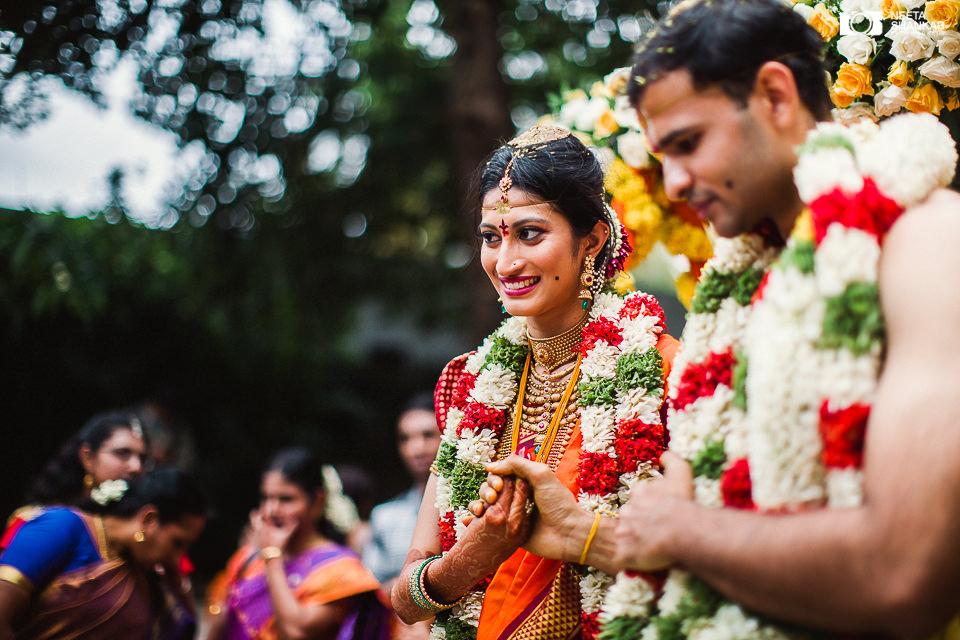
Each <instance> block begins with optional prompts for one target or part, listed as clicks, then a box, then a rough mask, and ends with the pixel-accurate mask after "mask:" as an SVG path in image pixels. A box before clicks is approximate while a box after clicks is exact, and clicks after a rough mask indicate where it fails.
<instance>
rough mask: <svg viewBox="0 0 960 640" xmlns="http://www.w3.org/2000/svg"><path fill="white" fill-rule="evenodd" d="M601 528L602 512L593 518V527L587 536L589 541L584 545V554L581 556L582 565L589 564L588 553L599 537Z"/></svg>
mask: <svg viewBox="0 0 960 640" xmlns="http://www.w3.org/2000/svg"><path fill="white" fill-rule="evenodd" d="M599 527H600V512H599V511H598V512H597V513H596V515H594V516H593V526H592V527H590V533H588V534H587V541H586V542H585V543H583V552H582V553H581V554H580V564H586V563H587V553H588V552H589V551H590V543H592V542H593V538H594V537H595V536H596V535H597V529H598V528H599Z"/></svg>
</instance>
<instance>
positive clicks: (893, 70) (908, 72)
mask: <svg viewBox="0 0 960 640" xmlns="http://www.w3.org/2000/svg"><path fill="white" fill-rule="evenodd" d="M887 80H889V81H890V84H895V85H897V86H898V87H901V88H903V87H906V86H909V85H910V84H911V83H912V82H913V69H911V68H910V65H908V64H907V63H906V62H904V61H903V60H897V61H896V62H894V63H893V64H892V65H890V73H888V74H887Z"/></svg>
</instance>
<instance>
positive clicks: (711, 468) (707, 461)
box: [691, 438, 727, 480]
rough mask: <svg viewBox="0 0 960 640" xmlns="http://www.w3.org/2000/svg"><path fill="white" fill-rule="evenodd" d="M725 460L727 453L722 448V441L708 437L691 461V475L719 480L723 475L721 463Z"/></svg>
mask: <svg viewBox="0 0 960 640" xmlns="http://www.w3.org/2000/svg"><path fill="white" fill-rule="evenodd" d="M726 462H727V453H726V452H725V451H724V450H723V442H721V441H719V440H714V439H712V438H708V439H707V441H706V442H705V443H704V446H703V449H701V450H700V451H699V452H697V455H696V457H694V459H693V461H692V462H691V466H692V467H693V475H695V476H697V477H700V476H705V477H707V478H710V479H711V480H719V479H720V476H722V475H723V465H724V464H725V463H726Z"/></svg>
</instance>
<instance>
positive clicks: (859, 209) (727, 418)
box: [604, 115, 957, 640]
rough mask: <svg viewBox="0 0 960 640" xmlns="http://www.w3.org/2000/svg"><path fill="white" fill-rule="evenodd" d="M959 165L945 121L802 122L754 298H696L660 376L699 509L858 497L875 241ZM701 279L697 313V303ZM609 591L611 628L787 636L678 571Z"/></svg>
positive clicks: (875, 338)
mask: <svg viewBox="0 0 960 640" xmlns="http://www.w3.org/2000/svg"><path fill="white" fill-rule="evenodd" d="M956 160H957V154H956V150H955V149H954V144H953V141H952V139H951V138H950V135H949V132H948V131H947V129H946V127H944V126H943V125H941V124H940V123H939V122H938V121H937V120H936V119H935V118H933V117H932V116H927V115H907V116H899V117H896V118H893V119H891V120H888V121H885V122H884V123H883V124H881V125H879V126H878V125H875V124H872V123H863V124H858V125H857V126H856V127H853V128H850V129H846V128H844V127H841V126H839V125H834V124H823V125H821V126H820V127H818V128H817V129H816V130H815V131H813V132H811V134H810V136H809V137H808V139H807V143H806V144H805V145H804V147H803V148H802V152H801V155H800V158H799V163H798V166H797V168H796V170H795V178H796V182H797V187H798V190H799V192H800V195H801V197H802V198H803V199H804V201H805V202H806V203H807V204H808V209H807V210H806V211H805V212H804V213H803V214H802V215H801V216H800V218H799V220H798V222H797V224H796V226H795V228H794V232H793V234H792V235H791V238H790V240H789V242H788V244H787V247H786V248H785V249H784V251H783V252H782V253H781V255H780V256H779V258H778V259H777V261H776V262H775V263H774V264H773V265H772V267H771V268H769V269H767V270H766V275H765V277H764V280H763V282H762V283H761V284H760V287H759V289H758V290H757V292H756V296H755V297H756V300H755V302H754V304H753V305H752V306H750V307H747V306H744V304H740V303H739V301H738V302H735V301H734V300H732V299H731V298H734V297H736V295H737V293H738V289H737V288H735V287H734V288H730V293H731V295H730V297H728V298H727V299H725V300H722V301H720V302H719V304H716V303H715V302H713V301H711V302H710V304H707V305H706V308H707V309H708V310H709V309H714V308H715V309H716V311H715V312H714V313H713V314H712V316H711V315H710V314H701V313H693V314H691V317H690V319H689V320H688V322H687V326H686V329H685V331H684V334H683V340H682V351H681V353H680V355H678V357H677V361H676V366H675V368H674V371H673V374H672V375H671V380H670V383H671V393H670V400H671V403H672V406H671V413H670V431H671V441H670V447H671V449H672V450H675V451H677V452H678V453H680V454H681V455H683V456H684V457H685V458H686V459H687V460H689V461H690V462H691V463H692V465H693V468H694V473H695V476H696V480H695V482H696V501H697V502H698V503H701V504H704V505H708V506H714V507H720V506H726V507H733V508H748V509H758V510H761V511H775V512H784V511H795V510H800V509H806V508H816V507H841V506H854V505H857V504H860V502H861V500H862V486H861V485H862V473H861V464H862V451H863V444H864V438H865V433H866V425H867V419H868V417H869V413H870V407H871V405H872V401H873V394H874V392H875V389H876V384H877V378H878V374H879V370H880V364H881V357H882V352H883V346H884V340H885V334H884V327H883V318H882V313H881V309H880V303H879V293H878V288H877V274H878V266H879V260H880V252H881V248H882V244H883V239H884V236H885V234H886V232H887V231H888V230H889V228H890V227H891V226H892V225H893V223H894V222H895V220H896V219H897V217H898V216H899V215H900V214H901V213H902V212H903V211H904V209H906V208H907V207H909V206H912V205H914V204H917V203H919V202H921V201H923V200H924V199H925V198H926V197H927V196H928V195H929V194H930V193H931V192H932V191H933V190H935V189H936V188H938V187H941V186H946V185H947V184H949V182H950V180H951V178H952V176H953V168H954V166H955V164H956ZM740 240H741V239H739V238H738V239H735V240H733V242H738V241H740ZM756 247H757V245H755V244H751V241H750V238H749V237H747V238H746V241H745V242H741V244H740V246H739V250H738V251H737V256H736V257H730V258H723V257H721V256H720V246H718V258H720V259H721V260H731V261H732V262H733V263H737V264H739V265H740V266H741V268H742V267H743V266H744V265H747V264H753V265H755V266H757V267H761V268H762V267H763V263H764V262H766V261H767V259H768V253H767V252H766V251H765V250H761V251H757V249H756ZM751 248H753V249H754V250H753V251H750V249H751ZM761 256H763V257H761ZM707 268H708V269H709V268H710V263H708V267H707ZM733 270H734V269H725V270H724V271H727V272H730V271H733ZM709 276H710V274H709V273H707V274H706V275H705V279H704V281H703V282H702V283H701V287H700V288H698V294H697V297H695V299H694V304H693V307H694V309H696V308H697V305H698V304H700V306H701V308H703V307H704V299H703V297H702V295H703V294H706V293H709V291H707V290H706V288H705V287H704V284H705V283H706V282H707V278H708V277H709ZM698 298H699V300H700V301H699V303H698ZM724 314H725V315H726V316H727V317H726V318H725V319H724ZM741 350H742V351H741ZM744 408H745V409H746V410H745V411H744ZM618 583H619V578H618ZM615 595H619V594H618V592H617V591H616V590H615V589H614V590H611V592H610V594H609V596H608V598H607V601H606V602H605V604H604V618H605V620H608V625H607V626H606V627H605V628H604V635H605V637H609V638H617V637H628V635H629V637H642V638H643V639H644V640H673V639H674V638H697V639H700V640H702V639H705V638H731V639H733V638H738V639H752V638H764V639H767V638H789V637H795V636H796V632H795V631H794V632H788V631H786V630H784V629H781V628H779V627H777V626H775V625H773V624H772V623H770V622H769V621H764V620H760V619H758V618H756V617H754V616H752V615H751V614H748V613H746V612H744V611H743V610H742V609H740V607H738V606H737V605H735V604H732V603H730V602H728V601H726V600H725V599H724V598H723V597H722V596H720V595H719V594H718V593H716V592H715V591H713V590H712V589H710V587H709V586H707V585H705V584H704V583H702V582H700V581H699V580H697V579H696V578H694V577H693V576H691V575H689V574H687V573H685V572H682V571H679V570H675V571H671V572H670V575H669V577H668V579H667V581H666V584H665V585H664V587H663V590H662V594H661V595H660V597H659V600H658V601H657V603H656V608H655V609H654V607H652V606H650V603H652V602H653V601H654V599H655V598H654V597H651V595H650V594H648V593H646V592H644V593H642V594H638V595H637V598H638V600H639V601H642V602H643V606H642V607H638V606H632V607H631V606H630V605H629V604H628V603H627V602H626V600H627V597H629V595H632V594H624V596H623V598H617V599H614V596H615ZM608 631H609V633H608Z"/></svg>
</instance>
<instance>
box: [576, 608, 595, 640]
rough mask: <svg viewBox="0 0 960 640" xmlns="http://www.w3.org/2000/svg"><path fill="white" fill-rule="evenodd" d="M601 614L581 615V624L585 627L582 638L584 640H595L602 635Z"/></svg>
mask: <svg viewBox="0 0 960 640" xmlns="http://www.w3.org/2000/svg"><path fill="white" fill-rule="evenodd" d="M599 617H600V614H598V613H583V612H581V613H580V624H581V625H582V627H583V631H582V632H581V635H580V637H581V638H583V640H594V638H596V637H597V636H598V635H599V634H600V620H599Z"/></svg>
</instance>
